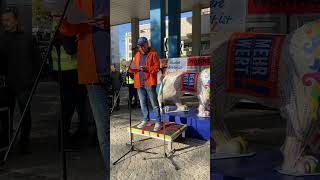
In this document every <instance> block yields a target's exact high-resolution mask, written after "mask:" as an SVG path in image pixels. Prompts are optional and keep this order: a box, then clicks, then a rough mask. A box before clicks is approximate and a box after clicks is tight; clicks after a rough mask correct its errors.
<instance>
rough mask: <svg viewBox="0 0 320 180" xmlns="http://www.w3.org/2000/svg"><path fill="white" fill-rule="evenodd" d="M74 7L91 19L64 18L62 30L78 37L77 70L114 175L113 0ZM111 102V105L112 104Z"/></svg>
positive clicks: (80, 0) (88, 0) (80, 1)
mask: <svg viewBox="0 0 320 180" xmlns="http://www.w3.org/2000/svg"><path fill="white" fill-rule="evenodd" d="M73 2H74V4H73V5H74V7H75V8H76V9H78V10H79V11H80V12H82V13H85V14H86V16H87V17H88V18H89V19H88V20H86V21H85V22H80V23H78V24H71V23H70V22H68V20H67V19H64V20H63V22H62V25H61V27H60V29H59V31H60V32H61V33H62V34H64V35H67V36H74V35H76V36H78V39H79V40H78V50H77V62H78V64H77V66H78V67H77V68H78V80H79V83H80V84H86V86H87V91H88V95H89V100H90V104H91V109H92V112H93V116H94V120H95V123H96V127H97V136H98V140H99V144H100V149H101V152H102V156H103V160H104V163H105V171H106V173H107V177H108V176H110V172H109V166H110V147H109V145H110V137H109V134H110V117H109V116H110V112H109V109H110V107H109V104H110V102H111V100H110V99H109V96H110V94H111V89H110V84H111V81H110V16H109V14H110V13H109V10H110V1H101V0H74V1H73ZM109 101H110V102H109Z"/></svg>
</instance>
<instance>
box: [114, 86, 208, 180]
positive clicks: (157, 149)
mask: <svg viewBox="0 0 320 180" xmlns="http://www.w3.org/2000/svg"><path fill="white" fill-rule="evenodd" d="M125 92H126V91H125V88H124V90H122V91H121V109H120V111H117V112H114V113H113V114H112V116H111V124H110V125H111V132H110V133H111V152H110V154H111V166H110V167H111V179H112V180H127V179H130V180H134V179H136V180H208V179H209V178H210V150H209V148H210V144H209V142H206V141H200V140H197V139H189V138H187V139H185V140H184V139H182V138H179V139H177V142H174V143H173V148H175V149H176V152H175V153H174V154H173V155H172V156H170V158H163V157H164V156H163V154H164V144H163V141H161V140H155V139H150V138H147V137H142V136H138V135H135V136H134V142H135V143H134V145H135V147H136V148H138V149H140V150H147V151H148V152H151V153H152V154H150V153H144V152H139V153H137V152H135V151H134V152H131V153H130V154H128V155H127V156H126V157H125V158H124V159H123V160H121V161H120V162H119V163H118V164H116V165H112V162H114V161H116V160H117V159H118V158H120V157H121V156H122V155H123V154H124V153H126V152H127V151H128V150H129V148H130V146H128V145H126V143H130V134H129V133H128V132H127V128H128V127H129V111H128V109H127V106H126V104H127V102H126V101H127V97H126V94H127V93H125ZM141 120H142V114H141V111H140V109H133V111H132V124H133V125H134V124H138V123H139V122H140V121H141ZM166 150H167V148H166ZM154 153H158V154H154ZM144 159H146V160H144ZM175 167H177V168H179V170H175Z"/></svg>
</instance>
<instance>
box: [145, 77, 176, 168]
mask: <svg viewBox="0 0 320 180" xmlns="http://www.w3.org/2000/svg"><path fill="white" fill-rule="evenodd" d="M161 73H162V75H163V71H161ZM164 85H165V81H164V79H163V80H162V82H161V87H160V91H161V101H162V102H161V104H159V106H161V109H162V112H160V113H161V119H162V121H163V122H162V128H163V156H162V157H155V158H146V157H144V158H143V159H144V160H149V159H163V158H165V159H167V160H170V162H171V164H172V165H173V166H174V168H175V170H176V171H178V170H179V169H180V168H179V167H178V165H177V164H176V163H175V162H174V161H173V159H172V158H173V154H174V153H175V151H176V150H175V149H173V150H171V151H170V152H169V154H167V152H166V125H165V110H164V101H163V99H164V98H163V87H164Z"/></svg>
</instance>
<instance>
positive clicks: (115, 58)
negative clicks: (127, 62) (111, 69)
mask: <svg viewBox="0 0 320 180" xmlns="http://www.w3.org/2000/svg"><path fill="white" fill-rule="evenodd" d="M110 33H111V62H112V63H113V64H119V63H120V52H119V40H120V39H119V31H118V27H116V26H112V27H111V29H110Z"/></svg>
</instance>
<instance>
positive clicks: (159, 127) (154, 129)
mask: <svg viewBox="0 0 320 180" xmlns="http://www.w3.org/2000/svg"><path fill="white" fill-rule="evenodd" d="M160 129H161V124H160V123H159V122H156V123H155V125H154V128H153V131H154V132H156V131H159V130H160Z"/></svg>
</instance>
